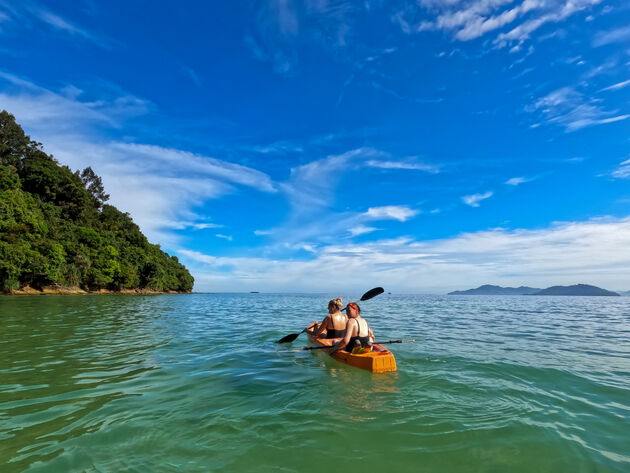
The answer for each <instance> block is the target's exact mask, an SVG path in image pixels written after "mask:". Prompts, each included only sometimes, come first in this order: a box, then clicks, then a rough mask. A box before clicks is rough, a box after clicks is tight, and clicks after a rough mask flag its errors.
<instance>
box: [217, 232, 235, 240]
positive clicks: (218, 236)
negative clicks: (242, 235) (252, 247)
mask: <svg viewBox="0 0 630 473" xmlns="http://www.w3.org/2000/svg"><path fill="white" fill-rule="evenodd" d="M215 237H217V238H222V239H223V240H227V241H232V235H223V234H221V233H217V234H216V235H215Z"/></svg>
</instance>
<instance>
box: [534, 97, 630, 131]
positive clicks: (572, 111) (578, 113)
mask: <svg viewBox="0 0 630 473" xmlns="http://www.w3.org/2000/svg"><path fill="white" fill-rule="evenodd" d="M526 110H528V111H529V112H537V113H539V114H540V117H541V118H542V120H544V121H545V122H547V123H551V124H555V125H559V126H562V127H564V128H565V130H566V131H567V132H572V131H576V130H580V129H582V128H586V127H589V126H594V125H602V124H606V123H613V122H618V121H621V120H626V119H627V118H628V117H630V115H628V114H619V113H618V111H617V110H606V109H605V108H603V107H602V106H601V105H599V103H598V102H597V101H596V100H594V99H588V98H586V97H585V96H584V95H583V94H581V93H580V92H577V91H576V90H575V89H573V88H571V87H563V88H561V89H557V90H555V91H553V92H551V93H550V94H548V95H546V96H544V97H541V98H539V99H538V100H537V101H536V102H535V103H534V104H533V105H530V106H528V107H527V108H526Z"/></svg>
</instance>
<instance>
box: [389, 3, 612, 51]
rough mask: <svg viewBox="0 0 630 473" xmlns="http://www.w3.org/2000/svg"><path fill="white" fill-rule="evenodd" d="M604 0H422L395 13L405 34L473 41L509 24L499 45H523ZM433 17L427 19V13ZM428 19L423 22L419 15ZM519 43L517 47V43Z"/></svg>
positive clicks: (500, 38) (514, 47) (497, 38)
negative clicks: (548, 25) (437, 34)
mask: <svg viewBox="0 0 630 473" xmlns="http://www.w3.org/2000/svg"><path fill="white" fill-rule="evenodd" d="M600 2H601V0H556V1H548V0H518V1H516V2H515V1H514V0H445V1H442V0H439V1H433V0H420V1H419V2H418V4H419V5H420V9H422V10H424V11H423V12H422V14H419V12H418V9H417V8H414V7H412V6H410V5H407V6H406V7H405V9H403V10H401V11H399V12H397V13H396V14H394V16H393V21H394V22H396V23H398V24H399V25H400V27H401V29H402V30H403V31H404V32H405V33H408V34H409V33H412V32H420V31H429V30H440V31H444V32H447V33H449V34H451V35H452V36H453V37H454V38H455V39H457V40H460V41H470V40H473V39H476V38H479V37H481V36H484V35H485V34H487V33H489V32H492V31H495V30H500V29H503V28H505V27H507V26H508V25H512V29H511V30H509V31H507V32H505V33H501V34H499V35H498V36H497V37H496V38H495V40H494V44H495V45H497V46H498V47H505V46H513V50H518V49H519V48H520V44H521V43H523V42H524V41H525V40H526V39H528V38H529V37H530V36H531V34H532V33H533V32H534V31H536V30H537V29H539V28H540V27H541V26H543V25H544V24H546V23H558V22H561V21H563V20H564V19H566V18H568V17H569V16H571V15H573V14H575V13H577V12H580V11H583V10H587V9H589V8H591V7H593V6H594V5H597V4H599V3H600ZM427 13H429V15H432V16H433V18H429V19H426V14H427ZM417 17H422V18H424V19H423V20H422V21H420V22H419V23H418V22H417V20H416V18H417ZM514 45H515V46H514Z"/></svg>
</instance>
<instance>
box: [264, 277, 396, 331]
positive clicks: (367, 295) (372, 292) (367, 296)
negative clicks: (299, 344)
mask: <svg viewBox="0 0 630 473" xmlns="http://www.w3.org/2000/svg"><path fill="white" fill-rule="evenodd" d="M383 292H385V289H383V288H382V287H375V288H373V289H370V290H369V291H368V292H366V293H365V294H363V295H362V296H361V299H359V302H363V301H367V300H370V299H372V298H373V297H376V296H378V295H379V294H383ZM347 307H348V306H346V307H344V308H343V309H341V311H344V310H346V308H347ZM341 311H340V312H341ZM307 328H308V327H306V328H305V329H304V330H302V331H301V332H300V333H290V334H289V335H287V336H285V337H282V338H281V339H280V340H278V341H277V342H276V343H291V342H292V341H294V340H295V339H296V338H298V337H299V336H300V334H302V333H304V332H306V329H307Z"/></svg>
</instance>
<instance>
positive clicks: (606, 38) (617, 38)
mask: <svg viewBox="0 0 630 473" xmlns="http://www.w3.org/2000/svg"><path fill="white" fill-rule="evenodd" d="M625 41H630V26H622V27H620V28H614V29H611V30H607V31H600V32H599V33H597V34H596V35H595V38H594V39H593V46H595V47H599V46H604V45H606V44H611V43H622V42H625Z"/></svg>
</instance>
